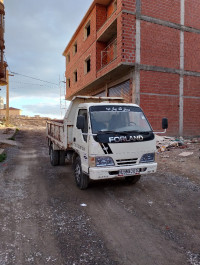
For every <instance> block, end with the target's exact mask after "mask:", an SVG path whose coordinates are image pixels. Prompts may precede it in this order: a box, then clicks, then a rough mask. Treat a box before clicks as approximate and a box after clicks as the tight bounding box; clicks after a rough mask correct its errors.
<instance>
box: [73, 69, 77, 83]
mask: <svg viewBox="0 0 200 265" xmlns="http://www.w3.org/2000/svg"><path fill="white" fill-rule="evenodd" d="M77 81H78V75H77V70H76V71H75V72H74V82H75V83H76V82H77Z"/></svg>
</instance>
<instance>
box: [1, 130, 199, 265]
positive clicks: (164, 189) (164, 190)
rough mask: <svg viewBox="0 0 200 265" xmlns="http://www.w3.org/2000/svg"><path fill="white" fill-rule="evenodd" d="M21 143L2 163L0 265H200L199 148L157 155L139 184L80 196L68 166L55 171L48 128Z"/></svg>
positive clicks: (108, 185)
mask: <svg viewBox="0 0 200 265" xmlns="http://www.w3.org/2000/svg"><path fill="white" fill-rule="evenodd" d="M16 141H17V142H20V143H21V144H22V146H19V147H6V151H7V159H6V161H4V162H3V163H1V164H0V206H1V207H0V238H1V240H0V265H11V264H13V265H27V264H40V265H42V264H52V265H54V264H56V265H64V264H66V265H67V264H69V265H78V264H83V265H84V264H91V265H95V264H98V265H157V264H158V265H161V264H162V265H171V264H176V265H200V229H199V220H200V170H199V162H200V160H199V157H198V154H199V144H194V145H191V146H190V147H189V148H190V149H191V148H193V153H194V155H193V156H191V157H187V158H184V159H182V158H181V159H182V160H181V159H179V153H180V152H182V151H183V150H180V149H174V150H171V151H169V152H165V153H162V154H158V155H157V160H158V162H159V168H158V172H157V173H156V174H152V175H148V176H144V177H142V178H141V180H140V181H139V182H138V183H137V184H136V185H127V184H125V183H124V181H121V180H119V181H102V182H94V183H91V185H90V187H89V189H88V190H86V191H80V190H79V189H78V188H77V187H76V186H75V181H74V177H73V172H72V168H71V166H70V165H67V164H66V165H65V166H62V167H61V166H59V167H52V166H50V163H49V157H48V148H47V144H46V139H45V130H44V128H43V129H39V128H38V129H34V128H29V129H21V130H20V132H19V133H18V135H17V136H16ZM184 151H185V150H184ZM179 160H180V161H179ZM183 160H184V162H181V161H183Z"/></svg>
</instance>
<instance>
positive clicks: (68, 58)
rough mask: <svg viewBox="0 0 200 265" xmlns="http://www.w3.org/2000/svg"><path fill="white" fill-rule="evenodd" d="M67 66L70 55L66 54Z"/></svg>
mask: <svg viewBox="0 0 200 265" xmlns="http://www.w3.org/2000/svg"><path fill="white" fill-rule="evenodd" d="M66 59H67V64H68V63H69V62H70V53H68V54H67V58H66Z"/></svg>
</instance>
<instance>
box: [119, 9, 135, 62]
mask: <svg viewBox="0 0 200 265" xmlns="http://www.w3.org/2000/svg"><path fill="white" fill-rule="evenodd" d="M121 23H122V33H120V35H118V38H119V40H120V39H121V44H122V45H121V47H122V52H121V53H122V54H121V56H122V62H127V63H134V62H135V49H136V42H135V41H136V38H135V34H136V18H135V16H134V15H131V14H128V13H123V14H122V21H121Z"/></svg>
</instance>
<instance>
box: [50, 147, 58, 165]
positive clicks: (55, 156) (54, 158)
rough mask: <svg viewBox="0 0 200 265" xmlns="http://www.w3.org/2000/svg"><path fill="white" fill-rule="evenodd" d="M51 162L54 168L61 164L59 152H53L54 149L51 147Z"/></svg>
mask: <svg viewBox="0 0 200 265" xmlns="http://www.w3.org/2000/svg"><path fill="white" fill-rule="evenodd" d="M50 162H51V165H52V166H57V165H58V163H59V151H58V150H53V147H52V146H51V147H50Z"/></svg>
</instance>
